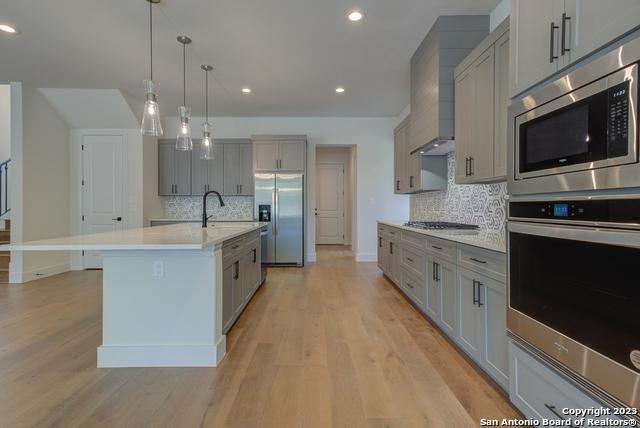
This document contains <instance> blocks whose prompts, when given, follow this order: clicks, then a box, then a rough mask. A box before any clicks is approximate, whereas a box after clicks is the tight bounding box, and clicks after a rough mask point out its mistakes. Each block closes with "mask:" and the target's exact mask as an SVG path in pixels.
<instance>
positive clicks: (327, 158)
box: [311, 146, 356, 245]
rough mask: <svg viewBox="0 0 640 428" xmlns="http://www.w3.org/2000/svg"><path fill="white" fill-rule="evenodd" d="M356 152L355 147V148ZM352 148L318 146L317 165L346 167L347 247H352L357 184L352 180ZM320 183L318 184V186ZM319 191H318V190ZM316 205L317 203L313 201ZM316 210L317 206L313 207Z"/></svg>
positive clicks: (345, 220) (345, 226)
mask: <svg viewBox="0 0 640 428" xmlns="http://www.w3.org/2000/svg"><path fill="white" fill-rule="evenodd" d="M353 149H354V150H355V147H353ZM351 150H352V147H322V146H316V165H317V164H320V163H341V164H342V165H343V166H344V210H345V212H344V217H345V218H344V236H345V245H351V229H352V221H353V213H352V211H353V209H352V205H353V200H352V199H353V194H354V193H355V187H353V186H354V185H355V184H356V183H355V180H353V179H352V177H353V176H352V169H353V168H352V166H351V158H352V156H351ZM317 184H318V183H317V182H316V185H317ZM316 190H317V189H316ZM311 202H312V203H315V201H311ZM311 206H312V207H314V208H315V205H313V204H312V205H311Z"/></svg>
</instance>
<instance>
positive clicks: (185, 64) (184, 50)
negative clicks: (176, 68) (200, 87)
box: [182, 43, 187, 106]
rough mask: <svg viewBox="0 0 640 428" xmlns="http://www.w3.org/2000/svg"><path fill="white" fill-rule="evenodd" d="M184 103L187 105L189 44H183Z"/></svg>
mask: <svg viewBox="0 0 640 428" xmlns="http://www.w3.org/2000/svg"><path fill="white" fill-rule="evenodd" d="M182 105H183V106H186V105H187V44H186V43H183V44H182Z"/></svg>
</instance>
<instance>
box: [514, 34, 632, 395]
mask: <svg viewBox="0 0 640 428" xmlns="http://www.w3.org/2000/svg"><path fill="white" fill-rule="evenodd" d="M639 61H640V40H638V39H636V40H634V41H631V42H629V43H627V44H625V45H623V46H621V47H619V48H617V49H616V50H615V51H613V52H611V53H609V54H606V55H604V56H603V57H601V58H599V59H597V60H595V61H593V62H591V63H589V64H587V65H585V66H583V67H582V68H579V69H577V70H575V71H573V72H571V73H569V74H567V75H566V76H564V77H562V78H560V79H558V80H556V81H554V82H552V83H551V84H549V85H547V86H546V87H543V88H542V89H540V90H538V91H536V92H534V93H532V94H531V95H529V96H526V97H524V98H522V99H521V100H519V101H517V102H514V103H513V104H512V105H511V107H510V110H509V113H510V117H509V119H510V120H509V122H510V123H509V138H510V145H509V146H510V147H509V150H510V152H509V177H508V189H509V194H510V201H509V210H508V217H509V218H508V225H507V229H508V269H509V294H508V308H507V327H508V330H509V332H510V334H511V336H512V337H514V339H515V340H516V341H520V342H521V343H522V344H524V345H525V346H528V347H529V348H530V349H533V350H534V351H536V352H538V353H539V354H540V355H541V356H543V357H544V358H546V359H547V361H548V362H549V363H550V364H551V365H554V366H556V367H557V368H559V369H560V370H563V371H564V372H565V373H566V374H567V375H569V376H570V377H572V378H573V379H574V380H575V381H577V382H578V383H581V384H582V385H583V386H585V387H586V388H587V389H590V390H591V391H592V392H593V393H594V394H596V395H598V396H599V397H601V398H602V399H603V400H604V401H607V402H609V403H611V404H612V405H628V406H633V407H640V163H638V154H639V146H638V65H639Z"/></svg>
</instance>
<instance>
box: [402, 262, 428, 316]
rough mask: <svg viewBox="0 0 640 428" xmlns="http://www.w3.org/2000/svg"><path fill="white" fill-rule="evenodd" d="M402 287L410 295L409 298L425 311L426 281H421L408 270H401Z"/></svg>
mask: <svg viewBox="0 0 640 428" xmlns="http://www.w3.org/2000/svg"><path fill="white" fill-rule="evenodd" d="M400 287H401V288H402V289H403V290H404V291H406V292H407V293H408V295H409V297H410V298H411V299H412V300H413V301H414V302H415V303H416V304H417V305H418V306H420V307H421V308H423V309H424V295H425V284H424V280H419V279H418V278H416V277H415V276H413V275H411V273H409V272H408V271H407V270H406V269H400Z"/></svg>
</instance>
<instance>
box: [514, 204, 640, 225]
mask: <svg viewBox="0 0 640 428" xmlns="http://www.w3.org/2000/svg"><path fill="white" fill-rule="evenodd" d="M509 218H510V219H527V218H529V219H536V220H538V219H549V220H568V221H572V220H574V221H592V222H606V223H626V224H637V225H640V199H585V200H566V201H522V202H520V201H512V202H510V203H509Z"/></svg>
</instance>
